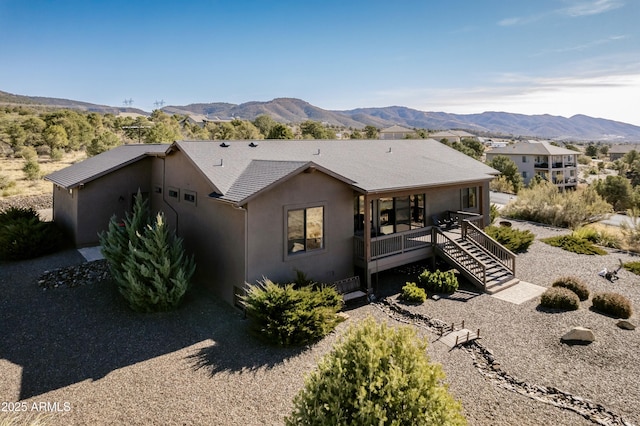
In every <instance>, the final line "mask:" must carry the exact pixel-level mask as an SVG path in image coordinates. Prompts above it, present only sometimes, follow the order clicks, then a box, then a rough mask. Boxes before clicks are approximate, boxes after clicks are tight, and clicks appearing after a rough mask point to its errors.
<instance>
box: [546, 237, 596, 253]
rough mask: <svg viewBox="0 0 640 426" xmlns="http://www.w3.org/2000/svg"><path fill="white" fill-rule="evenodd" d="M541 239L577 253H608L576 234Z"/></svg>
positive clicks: (551, 244)
mask: <svg viewBox="0 0 640 426" xmlns="http://www.w3.org/2000/svg"><path fill="white" fill-rule="evenodd" d="M541 241H542V242H544V243H547V244H549V245H550V246H554V247H559V248H561V249H563V250H566V251H570V252H573V253H577V254H588V255H595V254H597V255H600V256H603V255H605V254H607V252H606V250H604V249H601V248H600V247H598V246H596V245H594V244H593V243H592V242H590V241H589V240H583V239H582V238H578V237H576V236H574V235H559V236H557V237H550V238H543V239H542V240H541Z"/></svg>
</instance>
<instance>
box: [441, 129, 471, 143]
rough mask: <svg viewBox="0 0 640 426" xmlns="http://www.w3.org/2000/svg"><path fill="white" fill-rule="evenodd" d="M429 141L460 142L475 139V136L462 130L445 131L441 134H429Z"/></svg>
mask: <svg viewBox="0 0 640 426" xmlns="http://www.w3.org/2000/svg"><path fill="white" fill-rule="evenodd" d="M429 137H430V138H431V139H435V140H437V141H442V140H443V139H446V140H447V141H448V142H461V141H462V139H477V137H476V135H472V134H471V133H469V132H465V131H464V130H445V131H441V132H435V133H429Z"/></svg>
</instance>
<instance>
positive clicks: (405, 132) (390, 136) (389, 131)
mask: <svg viewBox="0 0 640 426" xmlns="http://www.w3.org/2000/svg"><path fill="white" fill-rule="evenodd" d="M417 137H418V134H417V133H416V131H415V130H413V129H408V128H406V127H402V126H397V125H396V126H391V127H387V128H386V129H382V130H380V132H379V136H378V138H379V139H385V140H395V139H416V138H417Z"/></svg>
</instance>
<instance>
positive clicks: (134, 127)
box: [122, 126, 151, 143]
mask: <svg viewBox="0 0 640 426" xmlns="http://www.w3.org/2000/svg"><path fill="white" fill-rule="evenodd" d="M150 128H151V126H122V129H123V130H130V129H138V143H142V129H150Z"/></svg>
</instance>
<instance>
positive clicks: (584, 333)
mask: <svg viewBox="0 0 640 426" xmlns="http://www.w3.org/2000/svg"><path fill="white" fill-rule="evenodd" d="M560 340H562V341H563V342H575V343H591V342H593V341H594V340H596V337H595V335H594V334H593V331H591V330H589V329H588V328H584V327H573V328H572V329H571V330H569V331H568V332H567V333H566V334H565V335H564V336H562V338H561V339H560Z"/></svg>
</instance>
